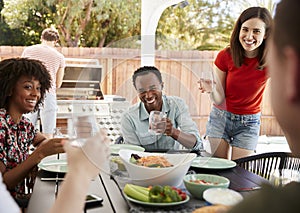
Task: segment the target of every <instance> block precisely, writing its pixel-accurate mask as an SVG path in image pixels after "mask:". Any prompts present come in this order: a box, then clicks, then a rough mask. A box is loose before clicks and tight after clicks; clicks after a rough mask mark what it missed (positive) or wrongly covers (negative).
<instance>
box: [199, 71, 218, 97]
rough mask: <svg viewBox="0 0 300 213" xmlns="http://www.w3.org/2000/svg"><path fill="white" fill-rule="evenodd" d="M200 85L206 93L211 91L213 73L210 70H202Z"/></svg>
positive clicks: (213, 83)
mask: <svg viewBox="0 0 300 213" xmlns="http://www.w3.org/2000/svg"><path fill="white" fill-rule="evenodd" d="M200 86H201V87H202V88H203V89H204V90H205V92H207V93H211V92H212V91H213V89H214V87H215V81H214V75H213V72H212V71H203V72H201V74H200Z"/></svg>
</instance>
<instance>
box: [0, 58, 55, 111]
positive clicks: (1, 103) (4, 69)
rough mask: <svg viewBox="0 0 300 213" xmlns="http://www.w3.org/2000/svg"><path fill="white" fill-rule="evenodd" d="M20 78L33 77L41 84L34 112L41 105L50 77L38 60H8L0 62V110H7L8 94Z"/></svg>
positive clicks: (49, 83)
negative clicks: (39, 95) (39, 96)
mask: <svg viewBox="0 0 300 213" xmlns="http://www.w3.org/2000/svg"><path fill="white" fill-rule="evenodd" d="M22 76H28V77H29V78H32V77H34V78H35V79H37V80H39V82H40V84H41V98H40V99H39V100H38V102H37V104H36V106H35V108H34V111H36V110H37V109H38V108H39V106H40V105H42V103H43V101H44V98H45V93H46V91H48V90H49V88H50V87H51V76H50V74H49V72H48V71H47V69H46V67H45V66H44V65H43V63H42V62H41V61H39V60H34V59H28V58H10V59H5V60H3V61H1V62H0V108H5V109H7V105H8V100H9V94H11V93H12V91H13V89H14V87H15V85H16V83H17V81H18V80H19V78H20V77H22Z"/></svg>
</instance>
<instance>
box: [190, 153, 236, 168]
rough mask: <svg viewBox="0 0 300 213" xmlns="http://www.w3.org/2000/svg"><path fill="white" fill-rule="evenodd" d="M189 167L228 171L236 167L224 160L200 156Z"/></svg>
mask: <svg viewBox="0 0 300 213" xmlns="http://www.w3.org/2000/svg"><path fill="white" fill-rule="evenodd" d="M191 166H192V167H196V168H202V169H230V168H233V167H235V166H236V162H234V161H232V160H227V159H224V158H215V157H201V156H200V157H196V158H195V159H194V160H193V162H192V163H191Z"/></svg>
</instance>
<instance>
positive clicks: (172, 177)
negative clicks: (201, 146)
mask: <svg viewBox="0 0 300 213" xmlns="http://www.w3.org/2000/svg"><path fill="white" fill-rule="evenodd" d="M131 154H137V155H139V156H141V157H143V156H164V157H165V158H166V159H167V160H168V161H169V162H170V163H171V164H172V165H173V166H172V167H167V168H149V167H144V166H138V165H135V164H133V163H131V162H130V161H129V159H130V157H131ZM119 156H120V158H121V160H122V161H123V162H124V165H125V167H126V170H127V172H128V174H129V177H130V179H131V180H132V182H133V183H134V184H138V185H141V186H150V185H152V186H153V185H162V186H164V185H169V186H179V185H180V184H181V183H182V181H183V177H184V176H185V174H186V173H187V171H188V169H189V167H190V165H191V163H192V160H193V159H195V158H196V156H197V155H196V154H195V153H184V154H182V153H181V154H168V153H150V152H138V151H133V150H125V149H124V150H120V151H119Z"/></svg>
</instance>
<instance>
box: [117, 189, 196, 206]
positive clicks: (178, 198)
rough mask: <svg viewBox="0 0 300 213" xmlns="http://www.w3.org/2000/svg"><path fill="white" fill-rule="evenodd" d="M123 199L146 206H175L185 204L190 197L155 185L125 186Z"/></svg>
mask: <svg viewBox="0 0 300 213" xmlns="http://www.w3.org/2000/svg"><path fill="white" fill-rule="evenodd" d="M123 192H124V193H123V194H124V197H125V198H126V199H127V200H129V201H131V202H134V203H137V204H141V205H147V206H176V205H181V204H184V203H187V202H188V201H189V200H190V197H189V196H188V195H187V194H186V193H185V192H183V191H182V190H181V189H179V188H176V187H172V186H160V185H155V186H151V187H143V186H139V185H135V184H126V185H125V187H124V191H123Z"/></svg>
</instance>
